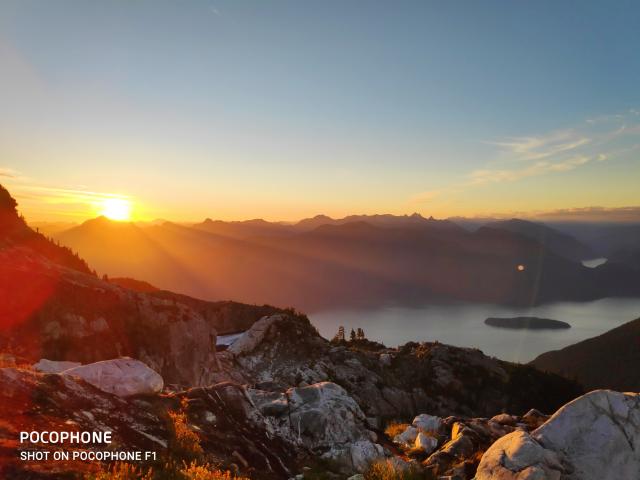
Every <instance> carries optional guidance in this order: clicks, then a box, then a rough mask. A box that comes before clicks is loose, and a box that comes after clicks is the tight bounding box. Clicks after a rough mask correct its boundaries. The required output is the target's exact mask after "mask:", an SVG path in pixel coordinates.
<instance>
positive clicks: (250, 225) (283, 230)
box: [193, 218, 293, 239]
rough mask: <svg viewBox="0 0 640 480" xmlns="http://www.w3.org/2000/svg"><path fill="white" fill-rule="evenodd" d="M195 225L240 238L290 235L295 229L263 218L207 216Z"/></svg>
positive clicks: (195, 226)
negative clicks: (217, 218)
mask: <svg viewBox="0 0 640 480" xmlns="http://www.w3.org/2000/svg"><path fill="white" fill-rule="evenodd" d="M193 227H194V228H197V229H200V230H204V231H207V232H209V233H213V234H215V235H220V236H223V237H229V238H238V239H242V238H249V237H263V236H281V235H288V234H290V233H292V231H293V227H292V226H291V225H285V224H282V223H274V222H267V221H266V220H262V219H261V218H258V219H254V220H244V221H238V222H225V221H222V220H211V219H210V218H207V219H206V220H205V221H204V222H202V223H196V224H195V225H193Z"/></svg>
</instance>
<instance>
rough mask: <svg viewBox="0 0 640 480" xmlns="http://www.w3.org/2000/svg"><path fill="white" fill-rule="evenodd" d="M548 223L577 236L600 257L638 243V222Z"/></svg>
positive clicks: (636, 245)
mask: <svg viewBox="0 0 640 480" xmlns="http://www.w3.org/2000/svg"><path fill="white" fill-rule="evenodd" d="M550 225H552V226H553V227H554V228H556V229H558V230H560V231H562V232H565V233H568V234H569V235H572V236H573V237H575V238H577V239H578V240H579V241H580V242H582V243H584V244H585V245H588V246H589V247H590V248H591V249H592V250H593V251H594V252H596V253H597V255H598V256H601V257H607V258H609V257H610V256H612V255H613V254H614V253H616V252H619V251H621V250H632V249H634V248H638V246H639V245H640V224H638V223H577V222H558V223H553V224H550Z"/></svg>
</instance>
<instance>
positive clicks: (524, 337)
mask: <svg viewBox="0 0 640 480" xmlns="http://www.w3.org/2000/svg"><path fill="white" fill-rule="evenodd" d="M517 316H534V317H541V318H551V319H554V320H561V321H563V322H568V323H570V324H571V328H569V329H566V330H537V331H533V330H508V329H504V328H496V327H490V326H488V325H485V324H484V320H485V319H486V318H487V317H517ZM638 317H640V299H638V298H605V299H602V300H595V301H592V302H557V303H550V304H545V305H539V306H536V307H527V308H515V307H506V306H502V305H490V304H474V303H459V304H446V305H428V306H423V307H419V308H411V307H385V308H376V309H370V310H333V311H323V312H316V313H315V314H312V315H311V316H310V319H311V322H312V323H313V324H314V325H315V326H316V327H317V328H318V330H319V331H320V334H321V335H322V336H323V337H325V338H329V339H331V338H332V337H333V336H334V335H335V333H336V332H337V330H338V327H339V326H340V325H343V326H344V327H345V330H346V334H347V336H348V335H349V331H350V329H351V328H354V329H355V328H357V327H361V328H363V329H364V331H365V334H366V336H367V338H369V339H370V340H375V341H379V342H382V343H384V344H385V345H387V346H390V347H395V346H397V345H402V344H404V343H406V342H409V341H416V342H420V341H428V342H433V341H435V340H437V341H439V342H442V343H448V344H451V345H457V346H461V347H476V348H479V349H480V350H482V351H483V352H484V353H486V354H487V355H491V356H494V357H498V358H501V359H504V360H511V361H514V362H521V363H525V362H528V361H530V360H533V359H534V358H535V357H536V356H538V355H539V354H541V353H544V352H547V351H549V350H557V349H560V348H563V347H566V346H567V345H571V344H573V343H576V342H579V341H581V340H584V339H587V338H590V337H594V336H597V335H600V334H601V333H604V332H606V331H607V330H611V329H612V328H615V327H617V326H618V325H621V324H623V323H626V322H629V321H631V320H634V319H636V318H638Z"/></svg>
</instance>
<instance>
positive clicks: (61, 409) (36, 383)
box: [0, 368, 305, 480]
mask: <svg viewBox="0 0 640 480" xmlns="http://www.w3.org/2000/svg"><path fill="white" fill-rule="evenodd" d="M172 412H178V413H180V414H181V415H183V417H184V419H185V422H186V423H185V427H186V428H187V429H189V430H190V431H192V432H194V433H193V435H195V436H196V437H195V438H197V441H198V443H199V444H200V445H201V448H202V449H203V451H205V452H206V455H207V459H208V461H209V462H212V463H214V464H220V465H221V466H223V467H225V468H231V469H232V470H233V469H235V470H238V469H241V470H242V472H244V473H245V474H247V475H255V474H256V473H257V474H259V475H261V476H263V477H267V478H289V477H290V476H291V475H292V472H294V471H295V470H296V469H297V468H298V467H297V465H298V463H297V462H298V461H300V460H301V458H305V454H304V452H301V451H300V450H298V449H295V448H292V445H291V444H290V443H288V442H287V441H286V440H284V439H282V438H281V437H279V436H275V435H273V433H272V432H270V431H269V429H268V428H267V424H266V422H265V420H264V418H262V417H261V416H260V414H259V412H257V411H256V409H255V407H254V406H252V405H251V402H250V400H249V397H248V396H247V394H246V392H245V390H244V388H243V387H242V386H241V385H237V384H234V383H228V382H227V383H222V384H215V385H211V386H208V387H198V388H192V389H189V390H186V391H183V392H179V393H176V394H169V395H148V396H145V397H135V398H134V397H130V398H122V397H119V396H116V395H112V394H109V393H106V392H103V391H102V390H99V389H97V388H95V387H94V386H93V385H91V384H89V383H87V382H86V381H84V380H83V379H81V378H80V377H78V376H75V375H66V374H65V375H59V374H42V373H38V372H34V371H30V370H25V369H19V368H0V418H2V419H3V423H2V429H1V431H0V478H7V479H9V478H11V479H22V478H25V479H26V478H38V479H51V480H54V479H59V478H78V476H79V475H82V474H84V473H89V472H91V471H93V470H95V469H96V468H98V467H99V466H100V464H99V462H60V461H53V460H51V458H50V459H49V461H38V462H26V461H21V460H20V457H19V455H18V450H21V449H24V448H26V447H28V446H25V445H20V444H19V443H18V441H17V439H18V438H19V432H20V431H38V432H42V431H52V430H70V431H103V430H105V429H106V430H110V431H111V432H112V437H113V445H114V446H117V448H118V449H122V450H129V451H137V450H140V451H153V452H156V454H157V458H158V459H159V461H160V463H162V462H166V461H168V460H169V459H171V458H173V460H174V461H178V462H180V461H181V460H180V459H179V458H177V459H176V457H175V454H176V452H177V451H179V445H177V444H176V441H177V440H176V432H175V430H174V426H173V424H172V419H171V417H170V415H169V414H170V413H172ZM56 448H59V446H56V445H43V446H40V448H39V449H40V450H48V451H53V450H55V449H56ZM64 448H65V450H68V451H73V450H74V449H76V448H80V449H83V450H86V449H89V450H101V451H104V450H105V449H106V447H105V445H80V446H78V445H76V446H69V445H65V446H64Z"/></svg>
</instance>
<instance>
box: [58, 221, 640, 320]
mask: <svg viewBox="0 0 640 480" xmlns="http://www.w3.org/2000/svg"><path fill="white" fill-rule="evenodd" d="M347 218H361V217H347ZM371 218H373V219H374V220H375V221H376V222H378V223H379V225H374V224H372V223H371V222H370V221H368V220H369V219H371ZM318 221H322V222H325V221H326V218H324V217H322V218H320V219H318ZM239 223H244V222H239ZM393 223H399V226H395V227H393V226H389V225H390V224H393ZM307 225H308V224H307ZM225 228H226V227H225ZM269 228H270V227H269ZM296 230H298V227H296ZM59 238H60V240H61V241H62V242H64V243H65V244H68V245H71V246H73V247H74V248H76V249H78V251H79V252H81V253H82V255H83V256H85V257H86V258H88V259H89V260H90V262H91V263H92V265H95V266H96V268H97V269H98V271H99V272H100V273H107V274H109V275H110V276H118V277H120V276H125V277H134V278H139V279H143V280H146V281H149V282H150V283H152V284H153V285H157V286H158V287H160V288H163V289H167V290H173V291H179V292H182V293H185V294H188V295H192V296H196V297H200V298H228V299H232V300H236V301H242V302H250V303H255V304H263V303H268V304H275V305H287V306H294V307H296V308H299V309H302V310H305V311H308V310H314V309H322V308H327V307H337V306H371V305H379V304H385V303H395V302H400V303H422V302H425V301H433V300H467V301H480V302H492V303H500V304H517V305H531V304H537V303H541V302H546V301H553V300H588V299H593V298H599V297H605V296H612V295H634V294H639V295H640V282H639V281H637V280H638V278H640V274H638V273H633V272H631V271H626V270H624V269H619V268H614V269H611V268H609V269H603V268H602V267H600V268H598V269H587V268H585V267H583V266H581V265H579V264H577V263H575V262H572V261H569V260H567V259H565V258H563V257H561V256H558V255H556V254H555V253H553V252H551V251H549V250H548V249H546V248H545V247H544V246H542V245H541V244H540V243H538V242H536V241H535V240H532V239H529V238H526V237H524V236H522V235H520V234H514V233H512V232H508V231H505V230H498V229H494V228H481V229H479V230H478V231H477V232H474V233H470V232H467V231H466V230H464V229H462V228H461V227H459V226H457V225H454V224H453V223H451V222H442V221H438V220H433V219H425V218H423V217H420V216H408V217H391V216H385V215H382V216H377V217H376V216H371V217H367V221H355V222H342V220H340V221H338V223H335V222H334V223H333V224H326V223H324V224H322V225H320V226H319V227H316V228H315V229H312V230H306V229H304V228H303V229H302V232H293V233H289V234H283V235H260V236H252V237H245V238H235V237H233V236H230V235H222V234H217V233H216V234H214V233H210V232H208V231H206V230H204V229H202V228H190V227H186V226H182V225H177V224H173V223H169V222H167V223H164V224H162V225H155V226H149V227H145V228H141V227H137V226H135V225H130V224H120V223H116V222H110V221H108V220H106V221H105V220H104V219H98V220H93V221H89V222H85V224H83V225H81V226H79V227H76V228H74V229H72V230H70V231H69V232H66V233H65V234H63V235H61V236H60V237H59ZM518 265H523V266H524V270H523V271H519V270H518V269H517V266H518Z"/></svg>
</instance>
